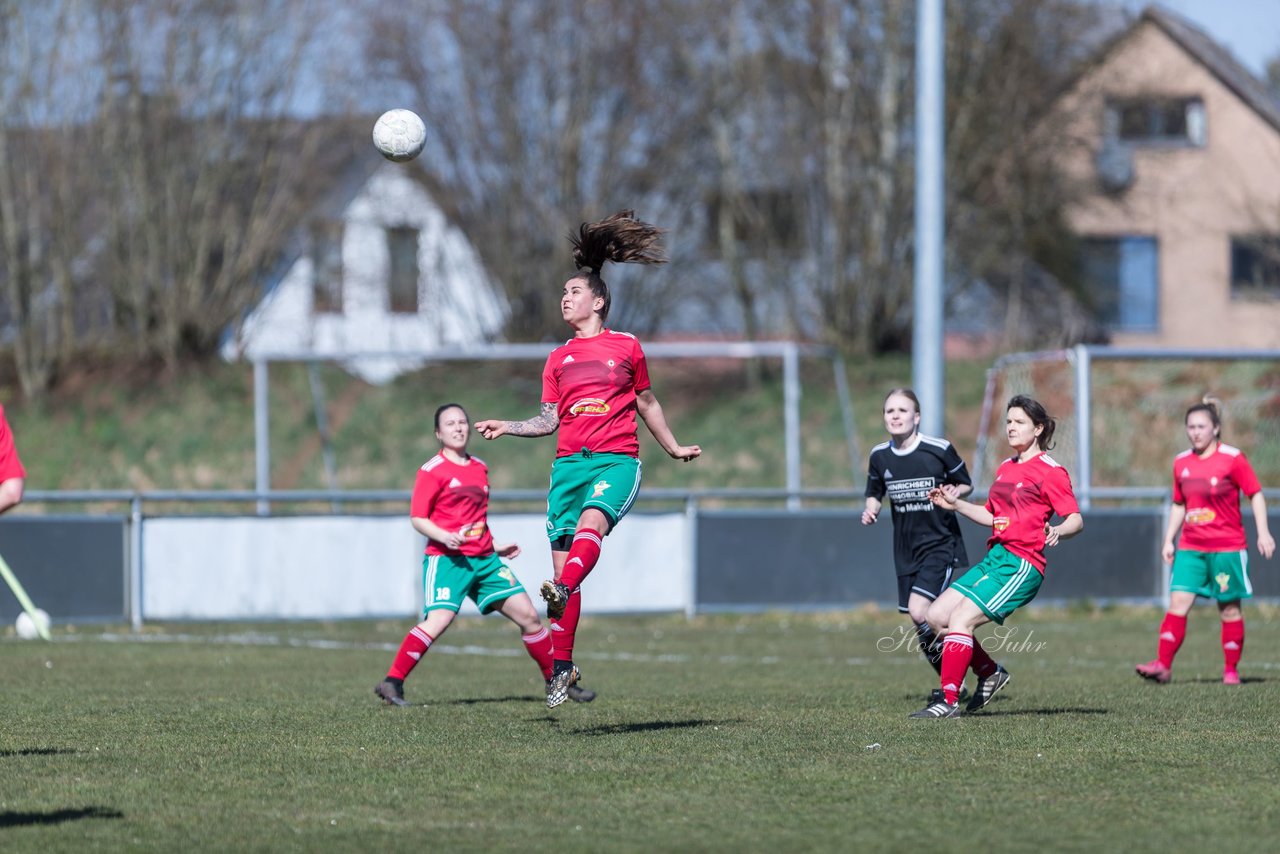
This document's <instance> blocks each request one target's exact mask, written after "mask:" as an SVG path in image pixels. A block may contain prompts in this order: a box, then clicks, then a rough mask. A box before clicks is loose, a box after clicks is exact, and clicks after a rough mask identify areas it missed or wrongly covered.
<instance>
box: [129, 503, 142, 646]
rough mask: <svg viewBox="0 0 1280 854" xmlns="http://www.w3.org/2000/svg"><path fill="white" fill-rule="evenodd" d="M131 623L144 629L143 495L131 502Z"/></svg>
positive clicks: (136, 630)
mask: <svg viewBox="0 0 1280 854" xmlns="http://www.w3.org/2000/svg"><path fill="white" fill-rule="evenodd" d="M129 624H130V626H132V627H133V630H134V631H135V632H138V631H141V630H142V496H141V495H138V494H136V493H135V494H134V496H133V498H132V500H130V502H129Z"/></svg>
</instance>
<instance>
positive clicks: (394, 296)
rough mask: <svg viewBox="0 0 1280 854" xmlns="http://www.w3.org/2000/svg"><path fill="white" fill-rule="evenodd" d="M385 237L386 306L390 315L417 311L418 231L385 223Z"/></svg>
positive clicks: (419, 276) (419, 267) (420, 236)
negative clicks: (386, 225)
mask: <svg viewBox="0 0 1280 854" xmlns="http://www.w3.org/2000/svg"><path fill="white" fill-rule="evenodd" d="M384 233H385V235H386V239H387V308H388V309H389V310H390V311H391V313H392V314H417V313H418V311H419V308H420V301H419V297H418V290H419V287H420V284H421V280H422V268H421V266H420V265H419V263H418V250H419V248H420V246H421V241H422V233H421V231H420V230H419V229H418V228H415V227H413V226H408V225H394V226H388V227H387V228H386V229H385V232H384Z"/></svg>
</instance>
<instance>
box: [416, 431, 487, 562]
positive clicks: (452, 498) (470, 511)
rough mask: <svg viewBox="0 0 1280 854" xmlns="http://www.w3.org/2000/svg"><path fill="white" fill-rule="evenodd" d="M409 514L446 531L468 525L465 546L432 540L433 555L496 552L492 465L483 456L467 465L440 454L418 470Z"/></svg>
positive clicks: (430, 550) (429, 547)
mask: <svg viewBox="0 0 1280 854" xmlns="http://www.w3.org/2000/svg"><path fill="white" fill-rule="evenodd" d="M409 515H410V516H413V517H416V518H419V519H430V520H431V521H432V522H434V523H435V524H437V525H439V526H440V527H441V528H444V529H445V530H446V531H456V530H458V529H459V528H462V527H463V526H467V527H468V530H467V538H466V540H465V541H464V542H463V543H462V546H461V548H457V549H450V548H446V547H445V546H444V544H442V543H438V542H436V541H435V540H432V539H428V540H427V554H429V555H467V556H469V557H477V556H479V555H488V554H493V534H491V533H489V467H488V466H487V465H485V464H484V460H482V459H480V458H479V457H471V458H470V462H468V463H467V464H466V465H464V466H463V465H458V464H457V463H455V462H453V461H452V460H450V459H447V458H446V457H445V456H444V454H436V455H435V456H434V457H432V458H431V459H429V460H427V461H426V462H425V463H423V465H422V468H420V469H418V479H417V480H416V481H415V482H414V484H413V499H412V500H411V501H410V503H409Z"/></svg>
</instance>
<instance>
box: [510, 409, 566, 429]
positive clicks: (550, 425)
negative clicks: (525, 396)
mask: <svg viewBox="0 0 1280 854" xmlns="http://www.w3.org/2000/svg"><path fill="white" fill-rule="evenodd" d="M559 426H560V416H559V415H557V414H556V405H555V404H554V403H544V404H542V412H540V413H539V414H537V415H535V416H534V417H532V418H530V419H528V420H526V421H508V422H507V432H508V433H509V434H511V435H512V436H546V435H548V434H550V433H554V432H555V431H556V428H557V427H559Z"/></svg>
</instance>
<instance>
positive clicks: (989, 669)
mask: <svg viewBox="0 0 1280 854" xmlns="http://www.w3.org/2000/svg"><path fill="white" fill-rule="evenodd" d="M999 666H1000V665H998V664H996V660H995V659H994V658H992V657H991V656H990V655H989V654H988V653H987V651H986V650H985V649H983V648H982V644H981V643H980V642H979V641H978V639H977V638H974V643H973V672H974V673H976V674H978V678H979V679H986V678H987V677H988V676H990V675H991V674H992V673H995V672H996V669H997V668H998V667H999Z"/></svg>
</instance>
